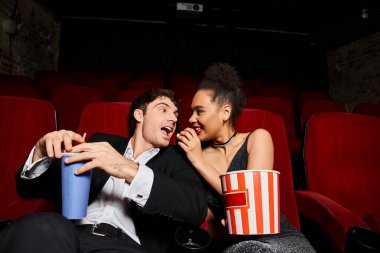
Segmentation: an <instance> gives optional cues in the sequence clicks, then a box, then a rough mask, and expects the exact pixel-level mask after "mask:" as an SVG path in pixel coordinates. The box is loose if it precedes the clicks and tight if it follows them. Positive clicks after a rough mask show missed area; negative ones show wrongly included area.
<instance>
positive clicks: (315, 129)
mask: <svg viewBox="0 0 380 253" xmlns="http://www.w3.org/2000/svg"><path fill="white" fill-rule="evenodd" d="M379 129H380V118H379V117H374V116H368V115H359V114H353V113H344V112H325V113H317V114H314V115H312V116H311V117H310V119H309V121H308V123H307V125H306V132H305V141H304V142H305V144H304V164H305V171H306V180H307V189H306V190H300V191H297V192H296V197H297V203H298V209H299V210H300V214H301V215H302V216H303V217H306V218H307V219H308V220H311V221H313V223H314V224H316V225H317V227H318V228H320V229H322V231H323V233H324V234H325V235H327V237H328V239H329V242H331V248H336V249H338V250H339V252H344V250H345V237H346V234H347V231H348V230H349V229H350V228H351V227H352V226H360V227H367V228H371V229H372V230H374V231H375V232H377V233H380V201H379V196H380V187H379V178H380V170H379V165H380V156H379V150H380V131H379ZM320 238H321V237H320V236H318V237H317V238H314V239H313V238H309V239H310V241H311V242H313V241H318V240H320ZM316 248H317V247H316ZM317 250H318V249H317Z"/></svg>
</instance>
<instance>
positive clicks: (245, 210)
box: [220, 170, 280, 235]
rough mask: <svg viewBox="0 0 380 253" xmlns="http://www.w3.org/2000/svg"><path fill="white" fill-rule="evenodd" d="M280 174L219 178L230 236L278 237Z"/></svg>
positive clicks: (263, 172)
mask: <svg viewBox="0 0 380 253" xmlns="http://www.w3.org/2000/svg"><path fill="white" fill-rule="evenodd" d="M279 176H280V173H279V172H278V171H274V170H240V171H234V172H228V173H225V174H223V175H221V176H220V178H221V181H222V191H223V192H222V193H223V201H224V208H225V212H226V218H227V225H228V232H229V234H233V235H262V234H277V233H280V184H279V183H280V182H279Z"/></svg>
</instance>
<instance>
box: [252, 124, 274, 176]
mask: <svg viewBox="0 0 380 253" xmlns="http://www.w3.org/2000/svg"><path fill="white" fill-rule="evenodd" d="M248 138H249V139H248V145H247V146H248V147H247V149H248V164H247V169H249V170H272V169H273V160H274V148H273V141H272V137H271V135H270V133H269V132H268V131H267V130H265V129H262V128H259V129H256V130H255V131H254V132H253V133H252V134H251V135H250V136H249V137H248Z"/></svg>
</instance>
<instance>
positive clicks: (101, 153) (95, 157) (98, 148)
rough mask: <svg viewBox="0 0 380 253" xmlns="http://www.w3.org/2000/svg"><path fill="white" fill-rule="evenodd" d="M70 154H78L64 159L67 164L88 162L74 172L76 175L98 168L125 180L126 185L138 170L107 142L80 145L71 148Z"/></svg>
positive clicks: (137, 166)
mask: <svg viewBox="0 0 380 253" xmlns="http://www.w3.org/2000/svg"><path fill="white" fill-rule="evenodd" d="M71 152H77V153H79V154H78V155H75V156H71V157H69V158H66V160H65V162H66V163H67V164H69V163H74V162H78V161H88V162H87V163H86V164H85V165H83V166H82V167H81V168H79V169H78V170H77V171H76V172H75V174H77V175H79V174H82V173H84V172H86V171H89V170H92V169H94V168H98V169H101V170H104V171H105V172H107V173H108V174H109V175H112V176H114V177H117V178H121V179H125V180H126V181H127V182H128V183H131V182H132V180H133V178H134V177H135V175H136V173H137V171H138V168H139V165H138V164H137V163H135V162H133V161H131V160H129V159H127V158H125V157H124V156H123V155H121V154H120V153H119V152H117V151H116V150H115V149H114V148H113V147H112V146H111V145H110V144H109V143H108V142H93V143H82V144H79V145H77V146H75V147H73V148H72V150H71Z"/></svg>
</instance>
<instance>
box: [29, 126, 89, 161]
mask: <svg viewBox="0 0 380 253" xmlns="http://www.w3.org/2000/svg"><path fill="white" fill-rule="evenodd" d="M84 141H85V140H84V139H83V137H82V136H81V135H79V134H77V133H74V132H73V131H67V130H59V131H54V132H50V133H47V134H45V135H44V136H43V137H42V138H41V139H39V140H38V141H37V144H36V148H35V150H34V154H33V162H34V161H36V160H38V159H40V158H42V157H45V156H48V157H55V158H61V157H62V152H64V151H67V152H70V151H71V150H72V149H73V143H74V142H77V143H83V142H84Z"/></svg>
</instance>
